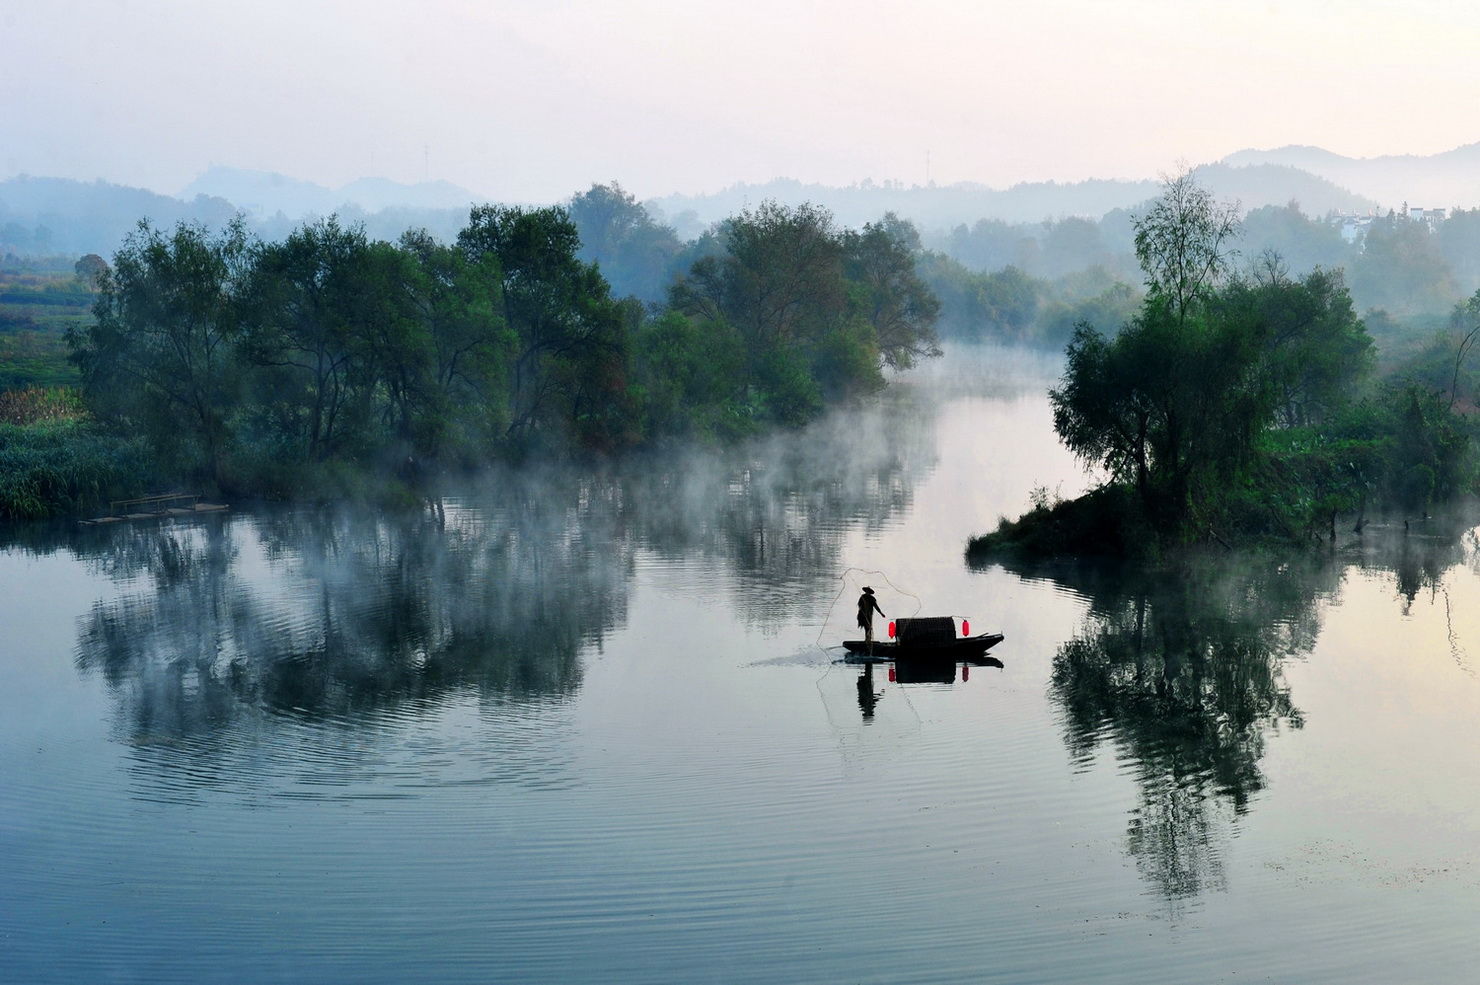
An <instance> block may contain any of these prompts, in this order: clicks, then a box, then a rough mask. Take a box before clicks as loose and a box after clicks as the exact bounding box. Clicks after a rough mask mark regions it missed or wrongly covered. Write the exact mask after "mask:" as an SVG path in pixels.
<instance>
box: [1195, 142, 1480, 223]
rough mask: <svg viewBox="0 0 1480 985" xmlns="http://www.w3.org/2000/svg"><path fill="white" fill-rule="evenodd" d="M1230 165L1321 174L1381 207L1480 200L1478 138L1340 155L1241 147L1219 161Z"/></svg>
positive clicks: (1448, 204)
mask: <svg viewBox="0 0 1480 985" xmlns="http://www.w3.org/2000/svg"><path fill="white" fill-rule="evenodd" d="M1222 163H1223V164H1228V165H1233V166H1245V165H1280V166H1283V167H1288V168H1298V169H1299V170H1301V171H1306V172H1309V173H1310V174H1313V175H1319V176H1320V177H1322V178H1325V179H1327V180H1329V181H1331V182H1334V183H1335V184H1338V185H1341V186H1343V187H1346V188H1350V189H1352V190H1353V191H1355V192H1357V193H1359V194H1361V195H1365V196H1367V197H1368V198H1371V199H1373V200H1375V201H1376V202H1377V203H1378V205H1379V207H1381V208H1382V209H1384V210H1386V209H1400V208H1402V206H1403V203H1404V202H1407V203H1408V205H1409V206H1410V207H1416V208H1446V209H1448V208H1454V207H1456V206H1458V207H1460V208H1466V209H1473V208H1476V207H1477V206H1480V143H1474V144H1466V145H1465V146H1463V147H1456V148H1455V149H1454V150H1451V151H1444V152H1443V153H1441V154H1430V155H1427V156H1419V155H1416V154H1389V155H1386V156H1384V157H1360V158H1358V157H1343V156H1342V155H1340V154H1333V153H1331V152H1330V151H1327V150H1322V149H1320V148H1319V147H1300V146H1293V145H1292V146H1289V147H1279V148H1276V149H1274V150H1242V151H1239V152H1238V153H1236V154H1230V155H1228V156H1227V157H1225V158H1224V159H1223V161H1222Z"/></svg>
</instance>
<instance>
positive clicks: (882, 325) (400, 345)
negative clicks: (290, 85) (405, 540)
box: [17, 185, 939, 496]
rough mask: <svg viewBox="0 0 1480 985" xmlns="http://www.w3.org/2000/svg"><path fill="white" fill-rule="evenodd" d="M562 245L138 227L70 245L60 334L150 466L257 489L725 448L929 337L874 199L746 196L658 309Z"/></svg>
mask: <svg viewBox="0 0 1480 985" xmlns="http://www.w3.org/2000/svg"><path fill="white" fill-rule="evenodd" d="M573 205H578V207H579V208H580V209H581V210H583V211H582V214H583V216H584V219H585V221H586V222H587V224H588V226H589V227H590V228H592V229H596V230H598V231H601V232H602V235H605V236H606V237H607V240H605V241H603V242H606V244H607V246H608V247H610V248H612V249H616V250H618V252H621V251H622V250H625V249H628V248H630V247H631V245H632V243H633V242H634V240H633V239H632V237H633V236H639V238H640V236H641V235H649V234H653V235H656V233H654V230H657V231H658V232H661V229H660V228H659V227H657V226H655V225H653V224H652V223H651V221H650V220H648V219H646V218H644V217H645V216H646V213H645V211H644V210H642V209H641V207H640V206H638V205H637V204H636V203H635V202H634V201H633V200H632V199H631V197H630V196H628V195H626V193H625V192H622V191H621V189H620V188H619V187H618V186H615V185H613V186H611V187H610V188H602V187H601V186H597V187H595V188H593V189H592V191H591V192H590V193H588V194H587V195H585V196H580V197H578V199H577V201H576V203H573ZM603 209H604V210H605V212H602V210H603ZM603 216H604V218H603ZM644 230H646V232H644ZM624 237H625V238H624ZM660 238H661V237H660ZM582 248H583V247H582V242H581V234H580V232H579V230H578V228H577V226H576V224H575V222H574V220H573V219H572V217H571V214H570V213H569V212H567V211H566V210H565V209H561V208H540V209H528V208H518V207H504V206H480V207H476V208H474V209H473V210H472V211H471V213H470V214H469V217H468V223H467V225H466V226H465V227H464V228H463V229H462V231H461V232H460V233H459V234H458V236H457V241H456V242H455V243H454V244H443V243H440V242H438V241H436V240H435V239H433V238H432V236H431V235H430V234H428V233H426V232H425V231H415V230H413V231H410V232H407V233H406V234H405V235H403V236H402V237H401V239H400V241H399V242H397V243H394V244H393V243H388V242H384V241H381V240H375V239H371V238H370V237H368V236H367V235H366V234H365V231H364V228H363V227H361V226H358V225H342V224H341V223H340V222H339V221H338V219H337V218H335V217H330V218H327V219H322V220H317V221H314V222H311V223H309V224H307V225H305V226H302V227H300V228H298V229H295V230H293V231H292V232H291V233H290V234H289V235H287V236H286V237H285V238H284V239H282V240H281V241H279V242H273V243H261V242H258V241H256V240H254V239H252V238H251V237H250V236H248V235H247V234H246V232H245V227H244V226H243V224H242V223H241V221H237V222H235V223H232V224H230V225H228V226H227V227H226V228H225V229H223V230H222V231H220V232H219V233H216V234H212V233H211V232H209V231H207V230H206V229H204V228H202V227H199V226H191V225H179V226H176V227H175V228H174V229H173V230H172V231H169V232H165V231H161V230H157V229H154V228H153V227H151V226H150V225H149V224H148V223H141V224H140V225H139V227H138V228H137V229H136V230H135V232H134V234H133V235H132V236H131V237H130V238H129V239H128V240H127V241H126V242H125V244H124V247H123V248H122V249H121V250H120V251H119V252H118V254H117V255H116V256H115V257H114V259H113V263H112V265H111V266H109V265H108V264H107V263H106V262H102V261H101V260H100V259H99V258H83V260H82V261H78V267H77V270H78V272H79V275H85V276H89V277H95V278H96V279H97V283H98V285H99V289H98V294H97V303H96V305H95V314H96V321H95V323H93V324H90V325H87V326H83V327H81V328H77V329H74V330H73V331H72V332H70V333H69V335H68V344H69V347H70V348H71V350H72V356H71V358H72V359H73V361H74V362H75V364H76V365H77V367H78V369H79V372H80V375H81V377H82V390H81V392H82V399H83V403H84V405H85V407H86V408H87V410H88V411H89V412H90V413H91V414H92V415H93V418H94V419H95V420H96V421H97V422H98V423H99V425H100V426H102V427H105V428H107V429H110V430H111V431H112V432H113V433H114V434H117V435H127V436H130V438H131V439H132V438H138V439H140V440H142V441H144V442H146V443H147V444H148V446H149V447H150V448H151V449H152V451H153V454H154V456H155V459H156V461H157V463H158V464H159V466H160V470H161V472H163V473H165V474H168V475H172V476H176V477H178V478H181V479H188V480H199V481H201V482H203V483H205V484H206V485H207V486H208V487H216V488H227V489H231V490H234V491H250V492H256V493H259V494H265V495H270V496H304V495H309V496H325V495H328V496H337V495H345V494H355V495H358V494H359V493H360V491H361V490H362V488H363V487H364V486H365V485H366V480H365V477H366V476H369V475H373V474H377V473H378V474H380V475H390V476H394V477H399V478H400V479H402V480H406V481H408V482H409V481H414V480H415V479H416V478H417V477H418V476H419V475H421V474H423V473H425V472H426V471H428V470H433V469H444V468H454V467H476V466H479V465H482V464H485V463H487V462H489V461H490V460H493V459H496V458H499V457H505V456H510V457H517V456H523V455H529V454H532V453H535V452H548V453H554V454H567V453H572V452H603V453H604V452H609V451H615V450H619V449H623V448H628V447H632V446H635V445H638V444H641V443H644V442H655V441H662V440H666V439H668V438H673V437H693V438H698V439H700V440H719V441H724V440H731V439H734V438H736V437H740V436H743V435H748V434H752V433H754V432H756V431H757V430H759V429H762V428H765V427H768V426H774V425H782V426H794V425H799V424H802V423H804V422H806V421H808V420H810V419H812V418H813V417H814V416H815V415H816V414H817V413H819V412H820V411H821V409H822V408H823V407H824V406H825V405H826V404H827V403H828V402H829V401H833V400H838V399H844V398H847V397H851V396H853V395H857V394H862V393H867V392H870V391H872V390H873V389H876V388H877V387H878V386H880V385H882V383H883V375H882V368H883V367H884V366H885V365H890V366H896V367H904V366H908V365H910V364H911V363H912V362H913V361H915V360H916V359H919V358H922V357H927V356H931V355H935V354H938V351H939V350H938V348H937V345H936V341H935V336H934V332H933V329H932V324H933V321H934V319H935V315H936V312H937V310H938V307H939V305H938V303H937V302H936V300H935V298H934V297H933V296H932V295H931V294H930V292H929V290H928V289H927V288H926V287H925V286H924V284H923V283H922V282H921V281H920V280H919V279H918V278H917V277H916V276H915V272H914V263H915V256H916V254H917V253H918V250H919V239H918V236H917V235H916V234H915V232H914V229H913V227H911V226H909V224H908V223H902V222H900V221H898V220H897V219H895V218H894V217H892V216H886V217H885V219H884V220H883V221H882V222H880V223H878V224H870V225H866V226H865V227H864V228H863V229H862V230H860V231H858V232H849V231H839V230H837V229H835V228H834V227H833V225H832V221H831V217H830V216H828V215H827V214H826V213H825V212H822V211H821V210H817V209H812V208H810V207H807V208H801V209H796V210H791V209H784V208H781V207H779V206H775V205H774V204H771V203H768V204H767V205H765V206H763V207H762V208H761V209H759V210H757V211H756V212H754V213H744V214H742V215H740V216H738V217H736V218H735V219H734V220H732V221H731V222H730V223H729V224H728V225H727V226H726V227H725V228H724V230H723V234H722V236H720V235H716V236H714V237H711V238H710V239H708V240H706V241H705V243H703V244H699V245H698V246H697V247H696V252H695V254H694V255H695V256H697V257H698V259H697V260H695V262H694V266H693V268H692V270H691V271H690V273H689V275H688V276H687V277H686V278H684V279H683V280H682V281H681V282H680V283H679V284H678V285H676V286H675V288H674V290H673V299H674V304H673V305H672V306H670V307H668V308H666V309H664V308H660V307H657V306H654V307H652V308H651V309H649V308H646V307H645V306H644V305H643V304H642V303H641V302H640V301H639V300H637V299H636V298H631V297H629V298H627V299H624V300H618V299H615V298H613V296H612V293H611V289H610V287H609V286H608V282H607V281H606V279H605V278H604V277H603V276H602V273H601V270H600V269H599V268H598V267H597V265H596V263H594V262H590V261H587V260H585V259H582V257H581V250H582ZM603 248H605V247H603ZM665 249H666V247H665ZM17 399H19V398H17Z"/></svg>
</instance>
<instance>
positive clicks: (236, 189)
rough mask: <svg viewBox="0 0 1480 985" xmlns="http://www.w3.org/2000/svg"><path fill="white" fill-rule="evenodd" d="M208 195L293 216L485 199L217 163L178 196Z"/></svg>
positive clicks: (435, 185)
mask: <svg viewBox="0 0 1480 985" xmlns="http://www.w3.org/2000/svg"><path fill="white" fill-rule="evenodd" d="M197 195H209V196H214V197H218V198H224V199H226V200H227V201H230V202H234V203H236V205H237V206H238V207H239V208H241V209H242V211H244V212H246V213H247V214H248V215H253V216H263V217H268V216H272V215H275V214H277V213H278V212H281V213H283V215H285V216H287V217H288V218H290V219H299V218H302V217H303V216H306V215H329V214H331V213H334V212H344V211H346V209H345V207H346V206H354V207H356V208H357V209H359V210H360V211H363V212H379V211H381V210H382V209H390V208H413V209H464V210H466V209H467V208H468V207H469V206H471V205H472V204H473V203H474V202H481V201H483V198H482V197H481V196H479V195H475V194H474V193H473V192H470V191H468V190H467V189H466V188H459V187H458V186H457V185H454V184H452V183H451V182H447V181H427V182H421V183H419V184H415V185H406V184H402V183H400V182H396V181H391V180H389V179H387V178H361V179H360V180H358V181H353V182H351V183H349V184H347V185H344V186H342V187H340V188H326V187H324V186H323V185H316V184H314V183H313V182H310V181H299V180H298V179H296V178H289V177H287V176H286V175H281V174H276V173H274V172H270V171H248V170H246V169H243V168H224V167H214V168H211V169H210V170H209V171H206V172H205V173H204V174H202V175H201V176H200V177H198V178H196V179H195V180H194V181H192V182H191V183H190V184H188V185H186V186H185V188H184V189H183V190H181V192H180V197H181V198H184V199H192V198H194V197H195V196H197Z"/></svg>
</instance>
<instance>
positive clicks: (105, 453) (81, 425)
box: [0, 402, 155, 520]
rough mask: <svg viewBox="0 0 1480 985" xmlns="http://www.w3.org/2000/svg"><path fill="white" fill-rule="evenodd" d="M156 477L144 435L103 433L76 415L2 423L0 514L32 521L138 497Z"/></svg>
mask: <svg viewBox="0 0 1480 985" xmlns="http://www.w3.org/2000/svg"><path fill="white" fill-rule="evenodd" d="M43 403H44V402H43ZM154 481H155V475H154V467H153V463H152V455H151V454H150V452H149V449H148V447H147V446H146V445H145V443H144V442H143V440H142V439H138V438H129V439H124V438H119V437H116V436H114V435H110V434H107V433H106V432H104V431H102V430H100V429H99V428H97V427H95V426H94V425H92V424H90V423H89V422H87V421H85V420H83V419H81V418H80V417H76V416H72V417H67V416H65V415H58V414H53V416H52V417H51V418H50V419H44V420H42V421H40V422H38V423H31V424H24V425H18V424H13V423H9V421H8V419H7V421H6V422H5V423H0V518H3V519H9V520H34V519H42V518H44V517H48V516H56V515H59V514H64V513H75V512H80V511H83V510H88V509H93V508H96V507H97V506H99V505H101V504H103V503H106V502H107V501H108V500H109V499H115V498H123V497H125V496H135V495H139V494H141V493H142V492H145V491H147V490H148V489H149V488H150V487H151V486H152V484H153V483H154Z"/></svg>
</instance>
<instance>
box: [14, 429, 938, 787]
mask: <svg viewBox="0 0 1480 985" xmlns="http://www.w3.org/2000/svg"><path fill="white" fill-rule="evenodd" d="M888 411H889V408H888V407H887V406H884V407H882V408H881V409H880V410H878V411H877V412H874V413H871V414H868V415H861V416H860V417H859V418H856V419H854V420H851V421H848V422H842V423H839V422H833V423H829V424H826V425H822V426H819V427H818V428H814V429H812V430H811V431H809V432H807V433H804V434H803V435H800V436H791V437H790V438H785V439H775V440H773V441H767V442H761V443H758V444H756V445H753V446H751V447H749V448H747V449H742V450H738V451H733V452H712V453H702V454H689V455H686V456H683V457H663V458H659V457H655V458H653V459H649V460H646V461H642V462H634V463H632V464H631V465H630V466H629V467H627V468H624V469H622V470H618V471H607V472H596V473H593V472H580V471H575V470H539V469H525V470H520V471H517V472H509V473H501V474H497V475H492V476H489V477H487V479H486V480H485V481H483V482H480V483H477V484H474V485H470V486H469V487H468V489H467V490H465V492H466V494H465V495H462V496H459V497H447V498H444V499H440V500H435V501H432V502H431V503H430V504H428V505H426V506H425V507H423V508H421V509H412V510H408V511H405V512H400V513H397V512H394V511H374V512H372V511H359V512H354V511H348V510H305V509H295V510H273V509H262V510H257V511H252V512H249V513H246V514H238V515H229V516H224V517H215V518H208V519H204V520H201V521H193V522H188V523H184V522H182V523H165V524H161V525H152V524H142V525H132V524H119V525H116V526H113V527H110V528H93V529H89V530H83V531H77V530H65V529H63V528H59V527H53V528H46V529H42V528H33V529H31V530H30V531H29V533H26V534H22V535H21V536H24V537H26V538H27V540H26V541H25V543H24V546H26V547H28V548H29V549H32V550H36V551H37V552H41V553H49V552H50V551H52V550H56V549H60V548H69V549H70V550H72V551H73V552H74V553H76V554H78V555H79V556H81V557H83V558H85V559H86V560H87V561H88V562H89V563H90V564H91V565H92V566H93V567H94V568H95V569H96V570H98V571H99V573H101V574H103V575H104V576H106V577H107V578H109V579H110V580H112V581H113V582H114V583H115V584H117V585H119V586H120V593H119V595H118V596H117V597H114V598H109V599H105V600H102V601H99V602H97V603H95V604H94V606H93V608H92V610H91V611H90V612H89V613H88V614H87V615H86V616H85V617H83V619H82V620H81V624H80V626H79V636H78V643H77V662H78V665H79V667H80V668H81V669H82V670H84V671H85V672H97V673H100V674H101V675H102V676H103V677H104V679H105V680H106V681H107V682H108V684H109V686H110V689H111V690H112V691H113V693H114V694H115V696H116V698H117V701H118V710H119V720H120V722H121V723H122V724H121V726H120V727H121V730H122V732H123V734H124V737H125V738H126V741H129V742H130V743H132V744H134V745H135V746H136V747H138V748H140V749H158V750H161V756H164V755H166V753H167V751H168V750H170V749H174V748H177V747H179V746H180V745H181V744H188V745H189V746H190V748H191V752H192V758H194V759H196V760H199V759H200V758H201V757H199V756H198V755H195V754H198V753H202V752H207V753H209V752H210V751H211V750H212V749H218V751H221V752H223V753H225V751H226V747H227V746H228V745H230V744H231V743H233V742H236V743H237V744H238V745H239V744H240V738H241V737H240V736H235V737H233V736H232V735H231V734H229V733H231V732H232V731H233V730H235V729H240V728H254V729H258V730H259V732H260V731H263V730H266V729H268V728H270V727H271V726H272V722H274V721H279V720H281V719H283V718H284V717H286V718H288V719H290V720H291V721H294V722H298V723H310V724H315V725H323V726H326V727H329V728H335V729H340V730H344V729H351V728H356V727H361V726H371V725H374V724H375V723H376V722H384V721H386V720H387V718H388V716H389V717H396V716H400V717H402V718H409V717H411V716H414V715H416V714H418V713H420V712H421V711H423V710H428V709H431V708H433V707H435V706H438V705H442V704H446V703H447V702H449V701H455V700H462V699H464V698H466V697H468V696H471V697H473V698H474V699H475V700H476V701H478V702H480V703H482V704H483V705H484V706H487V705H488V704H490V703H495V704H497V705H498V706H499V707H500V708H503V709H505V711H506V712H508V710H509V709H510V708H511V707H512V706H516V705H517V706H520V707H522V708H524V709H526V711H527V710H528V709H531V708H534V707H536V706H545V707H549V706H558V705H559V704H560V703H561V702H563V701H564V700H565V699H566V698H568V697H569V696H570V695H571V694H573V693H574V692H575V691H576V690H577V689H578V688H579V687H580V684H581V679H582V655H583V653H584V652H585V651H587V650H588V649H590V648H591V647H599V646H600V645H601V644H602V641H603V640H604V639H605V638H606V636H607V635H608V634H610V633H611V632H613V631H614V630H616V629H618V628H620V627H621V626H622V625H623V623H624V622H625V620H626V613H627V606H628V592H629V590H630V587H629V583H630V580H631V576H632V573H633V570H634V567H635V559H636V556H637V553H638V552H640V551H641V552H651V553H653V554H656V555H658V556H660V557H664V558H674V559H681V560H683V561H697V562H701V563H713V564H715V565H716V566H722V567H723V570H725V571H727V572H728V573H730V574H731V575H732V576H733V579H734V581H737V582H738V583H739V587H738V588H734V589H728V588H727V590H733V591H736V592H738V593H740V594H741V595H743V597H744V598H745V601H746V604H745V605H744V606H743V607H737V611H740V612H742V613H743V615H742V618H747V619H752V620H760V621H762V622H763V623H764V622H766V621H774V622H777V623H780V622H782V621H784V620H786V619H787V618H788V617H789V615H790V614H792V613H793V612H794V610H795V609H796V607H797V606H805V607H807V609H808V611H811V610H812V609H813V608H815V603H814V597H821V596H822V595H824V594H827V593H831V592H832V591H833V589H834V588H835V585H836V582H835V576H836V571H837V568H838V559H839V552H840V551H841V549H842V544H843V542H844V540H845V538H846V537H847V535H848V532H849V531H850V530H852V529H856V528H857V527H859V526H860V525H861V526H865V527H868V528H877V527H878V526H880V525H883V524H885V523H887V522H889V521H890V519H891V518H892V517H894V516H896V515H898V514H899V513H900V512H901V511H904V510H906V509H907V508H908V506H909V503H910V499H911V495H912V488H913V483H914V481H915V480H916V478H917V477H918V476H919V475H921V474H923V473H924V472H925V471H926V470H927V469H928V468H930V466H931V465H932V464H933V458H932V456H933V440H932V439H933V435H932V432H931V423H930V421H931V418H930V416H929V415H923V414H920V413H918V412H917V413H912V414H907V415H905V414H901V415H898V416H897V417H896V416H894V415H892V414H890V413H889V412H888ZM725 580H726V579H721V580H719V581H717V582H714V584H723V583H724V581H725ZM524 713H525V712H518V714H524ZM207 758H208V757H207Z"/></svg>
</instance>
